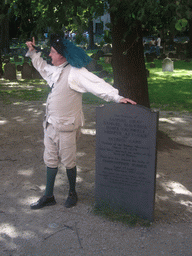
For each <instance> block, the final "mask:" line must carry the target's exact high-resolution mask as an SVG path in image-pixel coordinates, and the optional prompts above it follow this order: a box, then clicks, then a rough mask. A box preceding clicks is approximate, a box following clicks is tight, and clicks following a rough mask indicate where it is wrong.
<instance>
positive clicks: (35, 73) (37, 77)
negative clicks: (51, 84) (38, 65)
mask: <svg viewBox="0 0 192 256" xmlns="http://www.w3.org/2000/svg"><path fill="white" fill-rule="evenodd" d="M32 78H33V79H42V76H41V75H40V73H39V72H38V71H37V70H36V69H35V68H34V66H33V65H32Z"/></svg>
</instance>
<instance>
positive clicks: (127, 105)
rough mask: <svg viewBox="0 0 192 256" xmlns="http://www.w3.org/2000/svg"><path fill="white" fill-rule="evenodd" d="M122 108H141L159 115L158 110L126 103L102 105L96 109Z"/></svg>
mask: <svg viewBox="0 0 192 256" xmlns="http://www.w3.org/2000/svg"><path fill="white" fill-rule="evenodd" d="M117 105H118V106H122V108H126V107H127V108H129V107H130V108H139V109H143V110H146V111H148V112H150V113H157V114H158V113H159V111H158V110H153V109H150V108H147V107H145V106H142V105H139V104H136V105H133V104H129V103H128V104H125V103H109V104H102V105H99V106H97V107H96V109H99V108H109V107H113V106H117Z"/></svg>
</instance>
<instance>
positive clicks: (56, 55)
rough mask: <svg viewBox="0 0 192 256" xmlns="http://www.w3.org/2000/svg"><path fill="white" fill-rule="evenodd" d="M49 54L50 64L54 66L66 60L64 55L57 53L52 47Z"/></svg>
mask: <svg viewBox="0 0 192 256" xmlns="http://www.w3.org/2000/svg"><path fill="white" fill-rule="evenodd" d="M49 56H50V57H51V59H52V64H53V65H54V66H59V65H61V64H63V63H64V62H66V59H65V57H63V56H62V55H61V54H59V53H58V52H57V51H56V50H55V49H54V48H53V47H51V51H50V54H49Z"/></svg>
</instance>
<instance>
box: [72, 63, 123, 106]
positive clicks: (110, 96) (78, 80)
mask: <svg viewBox="0 0 192 256" xmlns="http://www.w3.org/2000/svg"><path fill="white" fill-rule="evenodd" d="M68 82H69V86H70V87H71V89H73V90H75V91H78V92H80V93H85V92H90V93H92V94H94V95H96V96H97V97H99V98H101V99H103V100H105V101H114V102H116V103H119V101H120V100H121V99H122V98H123V97H122V96H120V95H119V91H118V90H117V89H115V88H114V87H113V86H111V85H110V84H109V83H107V82H105V81H104V80H103V79H101V78H99V77H98V76H96V75H94V74H93V73H91V72H89V71H88V70H87V69H86V68H80V69H78V68H74V67H73V68H72V69H71V71H70V74H69V79H68Z"/></svg>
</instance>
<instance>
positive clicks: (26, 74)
mask: <svg viewBox="0 0 192 256" xmlns="http://www.w3.org/2000/svg"><path fill="white" fill-rule="evenodd" d="M21 74H22V79H32V66H31V65H30V64H29V63H27V62H24V63H23V68H22V70H21Z"/></svg>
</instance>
